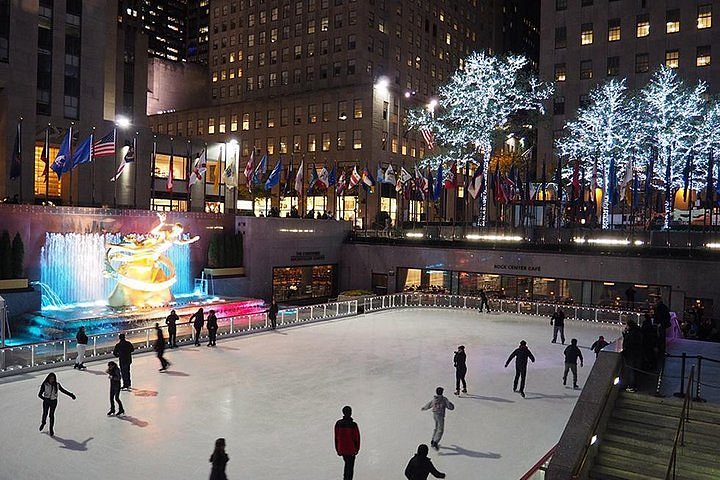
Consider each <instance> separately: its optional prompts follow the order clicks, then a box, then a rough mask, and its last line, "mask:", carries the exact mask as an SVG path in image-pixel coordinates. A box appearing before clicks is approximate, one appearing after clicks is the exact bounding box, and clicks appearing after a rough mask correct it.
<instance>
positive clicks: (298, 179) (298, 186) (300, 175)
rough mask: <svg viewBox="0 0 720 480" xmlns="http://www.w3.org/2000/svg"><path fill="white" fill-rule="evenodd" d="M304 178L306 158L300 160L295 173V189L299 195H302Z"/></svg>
mask: <svg viewBox="0 0 720 480" xmlns="http://www.w3.org/2000/svg"><path fill="white" fill-rule="evenodd" d="M304 178H305V159H303V160H302V161H301V162H300V166H299V167H298V171H297V173H296V174H295V191H296V192H297V193H298V195H302V192H303V179H304Z"/></svg>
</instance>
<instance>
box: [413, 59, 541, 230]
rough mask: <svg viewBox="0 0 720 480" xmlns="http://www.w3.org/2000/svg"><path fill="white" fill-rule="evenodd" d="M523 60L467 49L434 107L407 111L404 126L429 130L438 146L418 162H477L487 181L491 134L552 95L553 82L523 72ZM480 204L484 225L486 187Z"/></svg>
mask: <svg viewBox="0 0 720 480" xmlns="http://www.w3.org/2000/svg"><path fill="white" fill-rule="evenodd" d="M527 64H528V60H527V59H526V58H525V57H523V56H514V55H511V56H508V57H504V58H500V57H495V56H492V55H488V54H485V53H482V52H480V53H478V52H475V53H472V54H471V55H470V56H469V57H467V58H466V59H465V60H464V61H463V63H462V65H461V68H460V69H459V70H458V71H457V72H455V74H454V75H453V76H452V78H451V79H450V81H449V82H448V83H447V84H445V85H443V86H442V87H440V91H439V95H438V99H437V110H431V111H428V110H424V109H419V110H413V111H411V112H410V114H409V115H408V124H409V126H410V127H411V128H417V129H426V130H429V131H431V132H432V133H433V135H434V136H435V142H436V143H437V145H438V147H440V148H439V152H438V153H436V154H431V155H430V156H428V157H426V158H425V159H424V160H423V162H422V163H423V165H424V166H430V167H432V168H437V166H438V165H439V164H441V163H443V164H446V168H447V167H449V165H450V164H451V163H452V162H457V163H458V167H459V168H462V167H465V165H466V164H467V163H472V164H474V165H478V164H481V165H482V168H483V174H484V175H485V185H487V184H488V181H487V180H488V170H489V168H488V166H489V163H490V157H491V154H492V147H493V138H494V137H495V136H496V135H497V134H498V133H499V132H502V133H504V134H505V135H507V134H509V133H511V132H509V131H507V130H508V129H509V123H510V121H511V119H512V117H513V116H514V115H515V114H518V113H520V112H529V111H537V112H540V113H544V107H543V102H544V101H545V100H546V99H548V98H549V97H550V95H552V91H553V88H552V86H551V85H548V84H545V83H543V82H541V81H540V80H538V79H537V77H535V76H534V75H531V74H529V73H527V71H526V69H525V67H526V65H527ZM431 153H432V152H431ZM478 157H481V159H480V160H478ZM480 205H481V211H480V225H482V226H484V225H485V221H486V217H487V189H483V192H482V199H481V204H480Z"/></svg>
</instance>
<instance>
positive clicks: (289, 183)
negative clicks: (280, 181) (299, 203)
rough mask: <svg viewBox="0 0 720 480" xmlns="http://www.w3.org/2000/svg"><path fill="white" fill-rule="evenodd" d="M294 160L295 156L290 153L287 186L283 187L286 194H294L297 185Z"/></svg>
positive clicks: (286, 176) (286, 178) (286, 177)
mask: <svg viewBox="0 0 720 480" xmlns="http://www.w3.org/2000/svg"><path fill="white" fill-rule="evenodd" d="M293 160H294V158H293V156H292V155H290V166H289V167H288V171H287V174H286V175H285V188H284V189H283V191H284V192H285V195H290V194H292V192H293V190H294V187H295V179H294V178H293V176H294V173H295V169H294V168H293V167H294V165H293Z"/></svg>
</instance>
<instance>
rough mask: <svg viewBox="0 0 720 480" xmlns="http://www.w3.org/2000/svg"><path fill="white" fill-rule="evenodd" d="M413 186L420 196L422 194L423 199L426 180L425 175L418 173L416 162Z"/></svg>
mask: <svg viewBox="0 0 720 480" xmlns="http://www.w3.org/2000/svg"><path fill="white" fill-rule="evenodd" d="M415 187H416V188H417V189H418V191H419V192H420V196H422V199H423V200H425V197H426V196H427V193H428V181H427V178H425V176H424V175H423V174H422V173H420V169H419V168H418V166H417V164H416V165H415Z"/></svg>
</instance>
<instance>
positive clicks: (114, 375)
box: [105, 362, 125, 417]
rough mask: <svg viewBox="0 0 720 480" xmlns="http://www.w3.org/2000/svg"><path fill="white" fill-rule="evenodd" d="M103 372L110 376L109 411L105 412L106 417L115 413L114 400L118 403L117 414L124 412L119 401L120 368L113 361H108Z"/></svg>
mask: <svg viewBox="0 0 720 480" xmlns="http://www.w3.org/2000/svg"><path fill="white" fill-rule="evenodd" d="M105 373H107V374H108V377H110V411H109V412H108V413H107V415H108V417H111V416H113V415H115V402H117V404H118V412H117V414H118V415H122V414H124V413H125V409H124V408H123V404H122V402H121V401H120V377H121V374H120V369H119V368H118V366H117V363H115V362H108V368H107V370H105Z"/></svg>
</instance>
